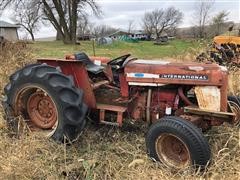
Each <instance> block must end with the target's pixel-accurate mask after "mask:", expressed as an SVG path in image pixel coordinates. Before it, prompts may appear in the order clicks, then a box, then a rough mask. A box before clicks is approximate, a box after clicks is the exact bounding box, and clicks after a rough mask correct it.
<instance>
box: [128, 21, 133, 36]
mask: <svg viewBox="0 0 240 180" xmlns="http://www.w3.org/2000/svg"><path fill="white" fill-rule="evenodd" d="M133 28H134V20H129V21H128V33H131V32H132V31H133Z"/></svg>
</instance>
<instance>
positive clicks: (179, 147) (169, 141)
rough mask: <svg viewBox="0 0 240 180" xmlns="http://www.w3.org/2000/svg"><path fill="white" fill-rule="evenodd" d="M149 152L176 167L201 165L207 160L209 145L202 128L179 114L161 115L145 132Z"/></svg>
mask: <svg viewBox="0 0 240 180" xmlns="http://www.w3.org/2000/svg"><path fill="white" fill-rule="evenodd" d="M146 146H147V152H148V154H149V156H150V157H151V158H152V159H154V160H156V161H160V162H162V163H163V164H164V165H166V166H167V167H170V168H172V169H175V170H179V169H186V168H188V167H195V168H200V169H203V168H204V167H205V166H206V165H207V164H208V162H209V161H210V148H209V144H208V142H207V140H206V139H205V137H204V136H203V134H202V132H201V131H200V130H199V129H198V128H197V127H196V126H194V125H193V124H192V123H190V122H188V121H186V120H183V119H182V118H179V117H174V116H170V117H164V118H162V119H160V120H159V121H158V122H156V123H155V124H153V125H152V126H151V127H150V129H149V131H148V133H147V136H146Z"/></svg>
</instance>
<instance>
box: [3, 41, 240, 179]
mask: <svg viewBox="0 0 240 180" xmlns="http://www.w3.org/2000/svg"><path fill="white" fill-rule="evenodd" d="M0 52H1V53H0V77H1V78H0V90H1V98H3V91H2V90H3V88H4V86H5V85H6V83H7V82H8V77H9V75H10V74H11V73H12V72H14V71H15V69H18V68H20V67H22V66H23V65H24V64H27V63H29V62H33V60H32V59H33V58H34V57H33V56H32V54H31V50H30V49H26V48H25V47H24V46H22V45H21V44H20V45H17V46H16V45H15V46H12V45H8V47H5V49H4V50H3V49H1V50H0ZM230 78H231V81H230V86H231V87H230V91H231V92H232V93H235V94H236V93H239V92H240V89H239V88H240V87H239V73H238V72H234V73H231V76H230ZM146 130H147V127H146V126H145V125H144V124H141V123H139V124H136V125H132V123H131V122H130V121H128V122H126V124H124V127H123V128H121V129H119V128H116V127H110V126H97V125H95V124H94V123H93V122H91V121H89V122H88V124H87V127H86V129H85V130H84V132H83V134H82V135H81V137H80V139H79V140H78V141H77V142H76V143H74V144H72V145H66V144H57V143H55V142H53V141H51V140H49V139H46V138H42V137H39V136H38V135H37V134H34V133H29V132H28V131H26V132H24V133H22V135H21V136H20V137H16V136H13V132H12V131H10V130H9V129H8V128H7V127H6V125H5V117H4V112H3V110H2V107H1V109H0V162H1V163H0V173H1V177H0V179H89V180H90V179H134V180H135V179H137V180H138V179H139V180H140V179H143V180H145V179H152V180H154V179H156V180H157V179H232V180H234V179H239V177H240V141H239V137H240V131H239V128H238V127H231V126H230V125H227V124H224V125H223V126H221V127H214V128H212V129H211V130H210V131H208V132H207V133H206V137H207V138H208V140H209V143H210V145H211V149H212V162H211V163H210V166H209V167H208V169H206V170H205V171H204V172H201V173H200V172H192V171H190V170H189V171H184V172H172V171H171V170H169V169H167V168H166V167H164V166H163V165H162V164H160V163H154V162H152V160H150V159H149V158H148V156H147V155H146V147H145V138H144V136H145V133H146Z"/></svg>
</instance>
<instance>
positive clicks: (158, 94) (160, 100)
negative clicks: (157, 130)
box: [150, 88, 179, 121]
mask: <svg viewBox="0 0 240 180" xmlns="http://www.w3.org/2000/svg"><path fill="white" fill-rule="evenodd" d="M178 104H179V96H178V94H177V90H176V89H161V88H157V89H154V90H153V92H152V96H151V105H150V112H151V120H152V121H155V120H157V119H159V118H160V117H162V116H164V115H171V114H172V113H173V112H174V111H175V110H177V109H178Z"/></svg>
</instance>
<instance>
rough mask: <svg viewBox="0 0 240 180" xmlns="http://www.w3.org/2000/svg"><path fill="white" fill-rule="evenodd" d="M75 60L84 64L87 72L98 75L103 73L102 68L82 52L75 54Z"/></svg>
mask: <svg viewBox="0 0 240 180" xmlns="http://www.w3.org/2000/svg"><path fill="white" fill-rule="evenodd" d="M75 59H76V60H79V61H81V62H82V63H83V64H85V65H86V69H87V71H89V72H91V73H94V74H98V73H100V72H103V69H104V67H102V66H99V65H96V64H94V63H93V62H92V61H91V60H90V59H89V57H88V56H87V55H86V54H85V53H83V52H81V53H77V54H75Z"/></svg>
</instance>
